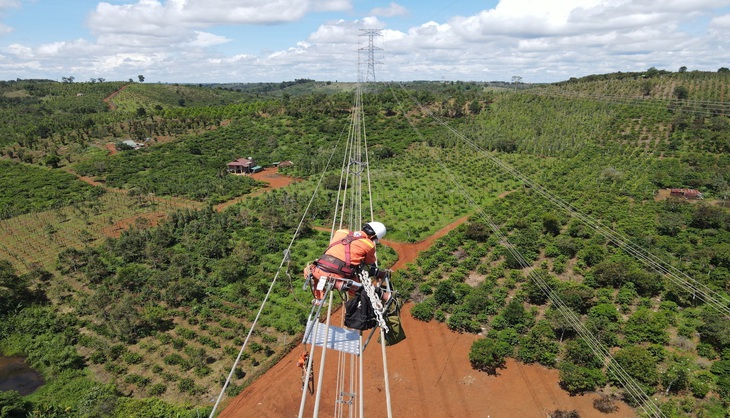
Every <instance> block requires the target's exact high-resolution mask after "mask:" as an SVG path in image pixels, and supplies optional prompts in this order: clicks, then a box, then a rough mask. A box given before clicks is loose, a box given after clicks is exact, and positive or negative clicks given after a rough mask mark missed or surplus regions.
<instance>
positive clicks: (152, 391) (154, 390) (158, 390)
mask: <svg viewBox="0 0 730 418" xmlns="http://www.w3.org/2000/svg"><path fill="white" fill-rule="evenodd" d="M165 392H167V386H165V385H164V384H162V383H155V384H154V385H152V386H150V387H149V388H148V389H147V393H148V394H149V395H150V396H159V395H162V394H163V393H165Z"/></svg>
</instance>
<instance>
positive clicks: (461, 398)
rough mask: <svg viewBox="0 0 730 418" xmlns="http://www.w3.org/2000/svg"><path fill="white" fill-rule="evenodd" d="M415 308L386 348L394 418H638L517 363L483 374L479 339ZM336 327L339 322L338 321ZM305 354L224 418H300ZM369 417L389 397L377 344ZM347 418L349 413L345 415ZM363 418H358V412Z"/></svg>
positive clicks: (329, 386)
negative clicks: (475, 350)
mask: <svg viewBox="0 0 730 418" xmlns="http://www.w3.org/2000/svg"><path fill="white" fill-rule="evenodd" d="M410 308H411V304H406V306H405V307H404V309H403V312H402V320H403V327H404V329H405V331H406V334H407V336H408V338H406V340H405V341H403V342H401V343H400V344H398V345H395V346H392V347H388V348H387V361H388V374H389V381H390V393H391V403H392V412H393V416H395V417H411V416H415V417H419V418H429V417H432V418H442V417H545V416H549V413H550V412H552V411H555V410H557V409H562V410H568V411H571V410H576V411H578V413H579V414H580V416H581V417H582V418H599V417H615V418H618V417H633V416H635V415H636V414H635V412H634V411H633V410H632V409H631V408H630V407H628V406H627V405H626V404H624V403H622V402H616V405H617V406H618V407H619V410H618V411H617V412H614V413H612V414H603V413H601V412H599V411H598V410H596V409H594V408H593V400H594V399H596V398H597V397H598V395H597V394H590V395H585V396H570V395H568V393H567V392H565V391H563V390H562V389H561V388H560V387H559V386H558V371H557V370H554V369H548V368H546V367H543V366H539V365H525V364H521V363H518V362H516V361H514V360H512V359H508V360H507V367H506V368H505V369H501V370H499V371H498V375H497V376H492V375H488V374H487V373H483V372H478V371H475V370H474V369H472V367H471V365H470V364H469V350H470V349H471V344H472V342H473V341H474V340H476V339H478V338H481V337H479V336H477V335H472V334H458V333H454V332H451V331H449V330H448V329H447V328H446V327H445V326H444V325H443V324H440V323H438V322H436V321H431V322H428V323H424V322H420V321H416V320H414V319H413V318H412V317H411V315H410ZM333 320H335V321H339V320H340V319H339V315H337V318H336V319H335V316H334V315H333ZM300 354H301V348H298V349H295V350H293V351H292V352H291V353H289V354H288V355H287V356H286V357H284V359H282V360H281V361H280V362H279V363H278V364H277V365H276V366H274V367H273V368H272V369H271V370H270V371H269V372H267V373H266V374H265V375H263V376H262V377H261V378H259V379H258V380H256V381H255V382H254V383H253V384H251V385H250V386H249V387H247V388H246V389H245V390H244V391H243V392H242V393H241V394H239V395H238V396H237V397H235V398H233V399H231V400H230V402H229V404H228V405H227V407H226V408H225V409H224V410H223V411H222V412H221V413H220V415H219V418H239V417H241V418H242V417H272V418H273V417H296V416H297V414H298V411H299V404H300V401H301V390H300V382H301V369H299V368H298V367H297V366H296V362H297V359H298V357H299V355H300ZM337 354H338V353H336V352H334V351H328V352H327V358H326V364H325V365H326V367H325V376H324V381H323V385H322V387H323V389H322V401H321V403H320V413H322V414H323V416H332V415H333V410H334V406H333V404H334V399H335V387H334V386H335V385H334V383H335V379H336V375H337V357H338V355H337ZM314 355H315V357H314V362H315V363H314V370H315V383H316V380H317V379H318V378H319V359H320V356H321V352H320V350H319V349H318V350H316V351H315V354H314ZM363 360H364V364H365V366H364V368H365V372H364V375H363V378H364V382H365V384H364V399H365V403H364V405H365V408H364V410H365V415H366V416H369V417H385V416H387V411H386V397H385V385H384V380H383V376H384V374H383V367H382V355H381V347H380V345H379V344H378V343H377V342H376V339H375V338H374V339H373V340H371V343H370V345H369V346H368V347H367V349H366V351H365V354H364V357H363ZM306 402H307V403H306V405H305V416H312V415H313V410H314V396H312V395H309V394H307V401H306ZM344 411H345V414H347V413H348V409H347V408H345V409H344ZM355 415H356V416H357V412H356V411H355Z"/></svg>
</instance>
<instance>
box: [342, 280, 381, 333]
mask: <svg viewBox="0 0 730 418" xmlns="http://www.w3.org/2000/svg"><path fill="white" fill-rule="evenodd" d="M377 324H378V323H377V319H376V317H375V310H374V309H373V305H372V303H370V298H369V297H368V294H367V292H365V290H363V288H362V287H361V288H360V289H359V290H358V291H357V292H355V296H353V297H352V298H351V299H350V300H348V301H347V302H345V326H346V327H348V328H352V329H359V330H361V331H364V330H366V329H371V328H375V326H377Z"/></svg>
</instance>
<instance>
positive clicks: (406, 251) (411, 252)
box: [381, 215, 471, 270]
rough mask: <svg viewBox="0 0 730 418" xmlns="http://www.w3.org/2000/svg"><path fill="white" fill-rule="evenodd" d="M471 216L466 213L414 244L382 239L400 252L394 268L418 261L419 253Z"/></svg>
mask: <svg viewBox="0 0 730 418" xmlns="http://www.w3.org/2000/svg"><path fill="white" fill-rule="evenodd" d="M469 216H471V215H465V216H463V217H461V218H459V219H457V220H455V221H454V222H452V223H450V224H449V225H447V226H445V227H444V228H441V229H440V230H439V231H438V232H436V233H435V234H433V235H431V236H430V237H428V238H426V239H425V240H423V241H420V242H416V243H413V244H410V243H404V242H395V241H390V240H386V239H384V240H382V241H381V242H382V243H383V245H387V246H388V247H390V248H392V249H393V250H395V252H396V253H397V254H398V261H397V262H396V263H395V264H394V265H393V268H392V269H393V270H398V269H401V268H404V267H405V266H406V264H408V263H412V262H414V261H416V259H417V258H418V253H420V252H421V251H423V250H426V249H428V248H430V247H431V246H432V245H433V243H434V242H436V240H437V239H439V238H441V237H443V236H444V235H446V234H448V233H449V232H451V231H452V230H453V229H455V228H456V227H457V226H459V225H461V224H463V223H464V222H466V220H467V219H469Z"/></svg>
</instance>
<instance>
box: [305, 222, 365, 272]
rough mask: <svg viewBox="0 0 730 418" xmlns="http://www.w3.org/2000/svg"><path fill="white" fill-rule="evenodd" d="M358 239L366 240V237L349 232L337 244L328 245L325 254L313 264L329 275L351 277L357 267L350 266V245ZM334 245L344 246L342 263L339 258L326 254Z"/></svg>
mask: <svg viewBox="0 0 730 418" xmlns="http://www.w3.org/2000/svg"><path fill="white" fill-rule="evenodd" d="M359 239H367V236H355V234H354V233H353V232H352V231H350V232H349V233H348V234H347V236H346V237H345V238H342V239H341V240H340V241H339V242H333V243H332V244H330V246H329V247H327V249H326V250H325V251H324V252H325V254H324V255H322V257H320V258H319V259H318V260H317V261H315V262H314V264H315V265H316V266H317V267H319V268H320V269H322V270H323V271H325V272H327V273H330V274H336V275H338V276H342V277H347V278H350V277H352V275H353V273H354V272H355V269H356V268H357V267H358V266H355V267H354V268H353V266H351V265H350V245H351V244H352V242H353V241H357V240H359ZM335 245H344V246H345V260H344V261H342V260H340V259H339V258H337V257H335V256H333V255H330V254H327V251H329V250H330V248H332V247H334V246H335Z"/></svg>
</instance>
